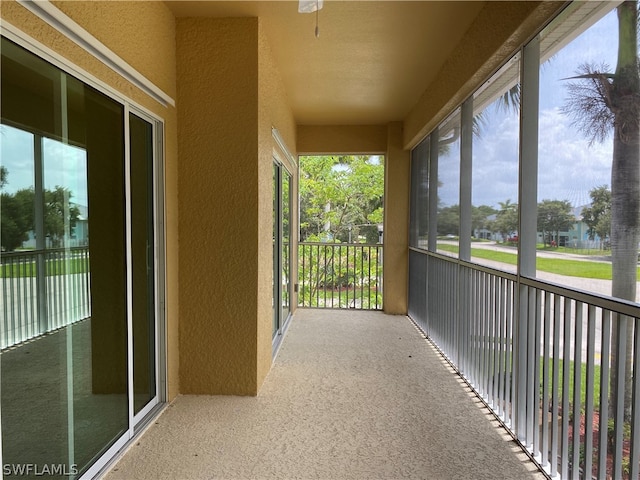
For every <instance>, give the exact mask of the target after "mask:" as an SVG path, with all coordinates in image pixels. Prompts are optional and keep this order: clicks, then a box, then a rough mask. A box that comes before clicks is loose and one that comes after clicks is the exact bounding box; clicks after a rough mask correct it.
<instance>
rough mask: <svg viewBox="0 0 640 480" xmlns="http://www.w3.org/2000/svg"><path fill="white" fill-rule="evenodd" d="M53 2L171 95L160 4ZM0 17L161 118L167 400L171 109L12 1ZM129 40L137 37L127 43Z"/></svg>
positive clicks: (171, 376) (172, 275) (172, 343)
mask: <svg viewBox="0 0 640 480" xmlns="http://www.w3.org/2000/svg"><path fill="white" fill-rule="evenodd" d="M55 5H56V6H57V7H58V8H60V9H61V10H62V11H63V12H64V13H66V14H67V15H68V16H69V17H71V18H72V19H73V20H75V21H76V22H77V23H79V24H81V26H82V27H83V28H85V29H86V30H87V31H88V32H89V33H91V34H92V35H94V36H95V37H96V38H98V40H100V41H101V42H102V43H104V44H105V45H107V46H108V47H109V48H111V49H112V50H113V51H115V52H116V53H117V54H118V55H120V56H121V57H122V58H123V59H125V60H126V61H127V62H128V63H129V64H130V65H132V66H133V67H134V68H136V69H138V70H139V71H140V72H141V73H143V74H144V75H145V76H146V77H147V78H148V79H149V80H150V81H151V82H153V83H154V84H156V85H157V86H159V87H160V88H162V89H163V90H164V91H165V93H167V94H168V95H170V96H171V97H175V42H174V32H175V20H174V17H173V15H172V14H171V12H170V11H169V10H168V9H167V7H166V6H165V5H164V4H163V3H161V2H109V1H104V2H101V1H95V2H75V1H69V2H55ZM0 15H1V16H2V18H3V20H5V21H8V22H9V23H11V24H12V25H13V26H15V27H17V28H19V29H20V30H21V31H23V32H25V33H26V34H27V35H29V36H31V37H32V38H34V39H35V40H37V41H39V42H41V43H43V44H44V45H45V46H47V47H49V48H51V49H52V50H54V51H55V52H56V53H58V54H60V55H62V56H63V57H65V58H66V59H68V61H69V62H71V63H73V64H75V65H77V66H78V67H80V68H82V69H84V70H85V71H87V72H89V73H90V74H92V75H94V76H95V77H96V78H98V79H99V80H101V81H102V82H104V83H106V84H107V85H109V86H110V87H112V88H113V89H115V90H116V91H118V92H120V93H121V94H123V95H125V96H127V97H128V98H130V99H132V100H133V101H134V102H136V103H137V104H139V105H141V106H143V107H145V108H146V109H148V110H150V111H151V112H153V113H154V114H155V115H157V116H158V117H160V118H161V119H163V120H164V122H165V125H164V126H165V166H164V167H165V199H166V205H165V216H166V226H165V228H166V249H167V257H166V269H167V296H166V311H167V343H168V345H167V356H168V359H167V362H168V372H167V375H168V392H169V399H173V398H174V397H175V396H176V395H177V394H178V391H179V383H178V381H179V379H178V334H177V332H178V286H177V285H178V257H177V252H178V221H177V215H178V209H177V205H178V178H177V142H176V141H177V117H176V109H175V108H173V107H163V106H162V105H160V104H159V103H157V102H156V101H155V100H153V99H151V98H150V97H148V96H147V95H146V94H145V93H143V92H142V91H140V90H139V89H138V88H137V87H135V86H134V85H132V84H131V83H130V82H128V81H127V80H125V79H124V78H122V77H121V76H120V75H118V74H117V73H115V72H114V71H112V70H111V69H110V68H108V67H106V66H105V65H104V64H103V63H102V62H100V61H99V60H97V59H96V58H95V57H93V56H92V55H90V54H89V53H87V52H86V51H85V50H83V49H82V48H80V47H79V46H77V45H76V44H75V43H74V42H72V41H71V40H69V39H68V38H66V37H64V36H63V35H61V34H60V33H59V32H57V31H56V30H55V29H53V28H52V27H51V26H49V25H47V24H46V23H45V22H43V21H42V20H40V19H38V18H37V17H35V16H34V15H33V14H31V13H30V12H29V11H28V10H26V9H25V8H24V7H22V6H21V5H19V4H18V3H16V2H15V1H13V0H4V1H2V2H0ZM125 19H126V20H125ZM114 26H117V28H114ZM132 38H133V39H136V41H135V42H132V41H131V39H132Z"/></svg>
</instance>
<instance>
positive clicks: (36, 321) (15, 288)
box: [0, 247, 91, 349]
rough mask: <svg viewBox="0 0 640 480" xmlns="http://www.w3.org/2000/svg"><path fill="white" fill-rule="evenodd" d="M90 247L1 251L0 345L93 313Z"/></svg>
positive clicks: (29, 336)
mask: <svg viewBox="0 0 640 480" xmlns="http://www.w3.org/2000/svg"><path fill="white" fill-rule="evenodd" d="M89 271H90V267H89V249H88V248H87V247H79V248H70V249H55V250H32V251H28V252H11V253H4V252H3V253H2V254H1V255H0V292H1V295H0V313H1V314H2V321H0V349H5V348H8V347H11V346H14V345H17V344H19V343H22V342H25V341H27V340H30V339H32V338H35V337H38V336H40V335H43V334H45V333H47V332H51V331H53V330H57V329H59V328H62V327H65V326H67V325H70V324H72V323H75V322H77V321H79V320H83V319H85V318H88V317H90V316H91V301H90V285H89V283H90V278H89Z"/></svg>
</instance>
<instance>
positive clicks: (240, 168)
mask: <svg viewBox="0 0 640 480" xmlns="http://www.w3.org/2000/svg"><path fill="white" fill-rule="evenodd" d="M177 55H178V62H177V67H178V72H179V73H178V102H179V106H180V109H179V115H178V120H179V125H180V129H179V153H180V158H181V163H180V167H179V178H180V180H179V187H180V206H179V208H180V232H181V244H180V271H181V276H180V299H181V304H180V305H181V309H180V319H181V323H180V353H181V356H180V379H181V392H182V393H199V394H204V393H206V394H236V395H255V394H257V392H258V390H259V388H260V385H261V384H262V382H263V380H264V378H265V376H266V374H267V373H268V371H269V369H270V367H271V356H272V352H271V331H272V318H273V316H272V315H273V311H272V281H273V280H272V279H273V261H272V258H273V256H272V255H273V253H272V248H273V247H272V231H273V230H272V229H273V223H272V222H273V220H272V215H273V213H272V208H273V196H272V195H273V194H272V188H273V148H274V140H273V137H272V133H271V127H272V126H275V127H277V128H278V130H279V131H280V132H281V134H282V136H283V138H284V139H285V141H286V142H287V143H289V144H290V145H292V146H291V147H290V148H294V146H295V144H294V142H295V137H294V131H295V127H294V122H293V117H292V114H291V112H290V110H289V109H288V107H287V103H286V96H285V93H284V89H283V87H282V84H281V80H280V78H279V75H278V73H277V70H276V69H275V67H274V64H273V59H272V57H271V52H270V49H269V45H268V41H267V39H266V38H265V36H264V34H263V32H262V29H261V26H260V22H259V20H258V19H256V18H244V19H207V18H200V19H193V18H185V19H179V20H178V21H177Z"/></svg>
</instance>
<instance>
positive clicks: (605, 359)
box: [598, 310, 611, 480]
mask: <svg viewBox="0 0 640 480" xmlns="http://www.w3.org/2000/svg"><path fill="white" fill-rule="evenodd" d="M600 355H601V357H600V358H602V363H601V367H600V422H599V425H598V480H605V479H606V478H607V454H608V440H609V438H608V435H609V430H608V428H609V381H610V372H609V368H610V363H609V357H610V355H611V311H609V310H603V311H602V352H601V354H600Z"/></svg>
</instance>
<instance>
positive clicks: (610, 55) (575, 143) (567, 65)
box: [439, 10, 617, 207]
mask: <svg viewBox="0 0 640 480" xmlns="http://www.w3.org/2000/svg"><path fill="white" fill-rule="evenodd" d="M616 52H617V18H616V15H615V10H614V11H612V12H610V13H609V14H607V15H606V16H605V17H603V18H602V19H601V20H600V21H598V22H597V23H596V24H595V25H593V26H592V27H591V28H589V29H588V30H587V31H585V32H584V33H583V34H581V35H580V36H579V37H578V38H576V39H575V40H573V41H572V42H571V43H570V44H569V45H567V46H565V47H564V48H563V49H562V50H560V51H559V52H558V53H556V54H555V55H554V56H553V57H551V59H549V60H548V61H547V62H546V63H545V64H544V65H543V66H542V67H541V69H540V114H539V132H540V134H539V152H538V153H539V169H538V200H539V201H541V200H544V199H551V200H569V201H570V202H571V203H572V204H573V205H574V206H580V205H584V204H588V203H589V202H590V199H589V190H591V189H592V188H594V187H597V186H600V185H610V175H611V157H612V141H611V139H608V140H607V141H605V142H604V143H594V144H593V145H591V146H589V140H588V139H586V138H585V137H584V136H583V135H582V134H581V133H580V132H578V131H577V130H576V128H575V127H572V126H571V118H570V117H568V116H567V115H566V114H564V113H563V112H562V107H563V105H565V102H566V95H567V87H566V85H567V84H568V83H569V81H568V80H566V78H568V77H572V76H574V75H576V71H577V69H578V67H579V65H580V64H583V63H592V64H597V65H600V64H602V63H607V64H608V65H609V66H610V68H611V70H613V69H614V68H615V63H616ZM483 115H484V117H485V119H486V125H485V126H484V128H483V130H482V136H481V138H479V139H478V138H474V146H473V149H474V150H473V155H474V167H473V204H474V205H491V206H494V207H498V205H499V204H498V202H501V201H505V200H507V199H511V201H512V202H517V198H518V191H517V182H518V178H517V175H518V172H517V170H518V165H517V159H518V132H519V125H518V122H519V119H518V116H517V114H514V113H508V112H504V111H503V110H500V109H496V108H493V107H491V106H490V107H488V108H487V109H486V110H485V113H484V114H483ZM458 176H459V172H458V171H457V170H456V169H447V168H442V165H441V167H440V181H441V182H442V187H441V189H440V191H439V194H440V198H441V200H442V203H443V204H445V205H452V204H457V203H458V191H457V189H456V188H454V185H456V184H457V182H458Z"/></svg>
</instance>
